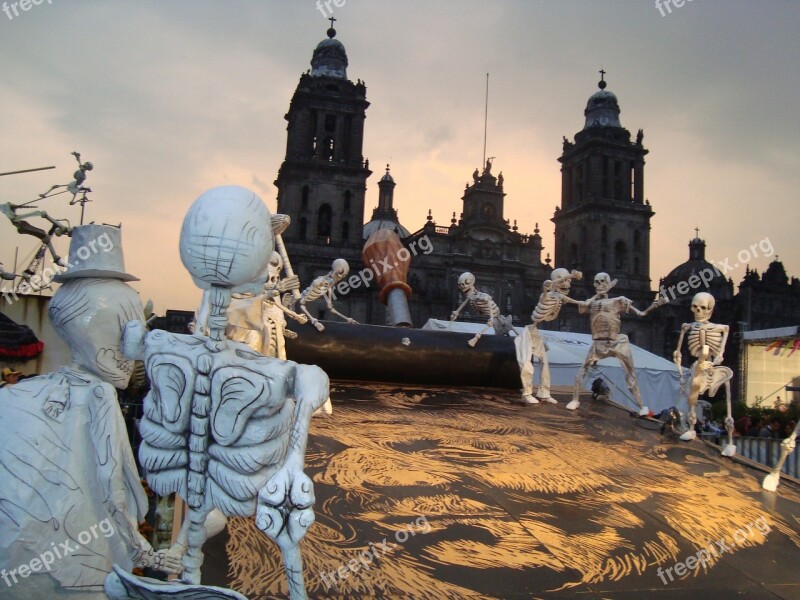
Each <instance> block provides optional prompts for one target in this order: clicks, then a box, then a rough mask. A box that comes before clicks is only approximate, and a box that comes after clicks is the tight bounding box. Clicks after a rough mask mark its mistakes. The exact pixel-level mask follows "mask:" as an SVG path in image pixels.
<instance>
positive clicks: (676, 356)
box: [672, 350, 683, 364]
mask: <svg viewBox="0 0 800 600" xmlns="http://www.w3.org/2000/svg"><path fill="white" fill-rule="evenodd" d="M682 360H683V356H681V352H680V350H675V352H673V353H672V361H673V362H676V363H678V364H680V363H681V362H682Z"/></svg>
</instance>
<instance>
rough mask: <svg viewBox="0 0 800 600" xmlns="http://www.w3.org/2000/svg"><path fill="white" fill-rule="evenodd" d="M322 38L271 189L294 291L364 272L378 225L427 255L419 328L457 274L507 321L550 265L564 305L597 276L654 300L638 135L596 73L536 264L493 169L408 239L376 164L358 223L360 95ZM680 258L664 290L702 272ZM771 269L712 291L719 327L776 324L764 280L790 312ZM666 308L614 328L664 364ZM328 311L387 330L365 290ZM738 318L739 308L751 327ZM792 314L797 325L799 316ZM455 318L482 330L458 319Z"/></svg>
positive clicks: (668, 332)
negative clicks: (566, 291)
mask: <svg viewBox="0 0 800 600" xmlns="http://www.w3.org/2000/svg"><path fill="white" fill-rule="evenodd" d="M327 35H328V37H327V39H324V40H323V41H321V42H320V43H319V44H318V45H317V47H316V48H315V49H314V52H313V55H312V58H311V69H310V70H308V71H307V72H305V73H303V74H302V75H301V76H300V81H299V83H298V85H297V88H296V90H295V92H294V95H293V96H292V99H291V102H290V104H289V110H288V112H287V113H286V116H285V118H286V121H287V140H286V156H285V159H284V161H283V163H282V164H281V166H280V169H279V171H278V176H277V179H276V180H275V185H276V186H277V188H278V196H277V200H278V212H279V213H284V214H287V215H289V216H290V217H291V219H292V226H291V227H290V228H289V229H288V230H287V231H286V232H285V234H284V241H285V243H286V247H287V250H288V252H289V256H290V258H291V260H292V262H293V264H294V265H295V267H296V271H297V273H298V275H299V276H300V280H301V282H302V283H303V284H304V285H307V284H308V283H309V282H310V281H312V280H313V279H314V278H315V277H317V276H319V275H322V274H325V273H328V272H329V271H330V270H331V263H332V262H333V260H334V259H337V258H344V259H346V260H347V261H348V263H349V265H350V272H351V274H353V273H356V272H357V271H359V270H361V269H363V268H364V264H363V262H362V258H361V250H362V248H363V245H364V242H365V241H366V239H367V238H368V237H369V236H370V235H371V234H372V233H373V232H374V231H376V230H378V229H382V228H386V229H391V230H393V231H395V232H396V233H397V234H398V236H399V237H400V238H401V240H402V241H403V243H404V244H405V246H406V247H408V248H424V249H426V251H425V252H422V253H420V252H414V256H413V258H412V266H411V270H410V274H409V278H408V283H409V285H410V286H411V288H412V290H413V292H412V296H411V300H410V305H411V316H412V320H413V325H414V326H415V327H421V326H422V325H423V324H424V323H425V322H426V321H427V319H429V318H438V319H447V318H449V315H450V313H451V311H453V310H454V309H455V308H456V307H457V306H458V305H459V304H460V303H461V301H462V298H461V296H460V294H459V291H458V288H457V285H456V282H457V279H458V277H459V275H461V274H462V273H463V272H465V271H470V272H472V273H473V274H474V275H475V277H476V280H477V281H476V287H477V288H478V289H479V290H481V291H485V292H487V293H489V294H491V295H492V297H493V299H494V301H495V302H496V303H497V305H498V306H499V308H500V310H501V312H502V313H503V314H507V315H512V317H513V321H514V324H515V325H518V326H523V325H526V324H528V323H530V314H531V312H532V310H533V308H534V306H535V305H536V302H537V301H538V298H539V294H540V293H541V291H542V284H543V282H544V281H545V280H546V279H548V277H549V275H550V273H551V271H552V270H553V269H554V268H555V267H556V266H558V267H566V268H568V269H578V270H580V271H582V272H583V274H584V279H583V281H581V282H577V283H575V284H573V292H572V294H571V295H572V297H573V298H576V299H579V300H580V299H585V298H588V297H590V296H592V295H593V294H594V288H593V286H592V281H593V278H594V276H595V275H596V274H597V273H598V272H601V271H604V272H607V273H608V274H609V275H610V276H611V278H612V279H616V280H617V284H616V286H615V287H614V289H613V291H612V293H611V295H612V296H626V297H628V298H630V299H631V300H633V301H634V304H635V305H636V306H637V307H638V308H640V309H644V308H646V307H647V306H649V305H650V304H651V303H652V302H653V300H654V299H655V298H656V297H657V293H658V292H657V291H653V290H652V284H651V278H650V227H651V223H650V220H651V219H652V217H653V215H654V214H655V213H654V211H653V209H652V207H651V206H650V203H649V201H648V200H647V198H646V196H645V187H644V171H645V168H644V167H645V157H646V156H647V153H648V150H647V149H646V148H645V147H644V143H643V141H644V132H643V130H642V129H639V130H638V132H637V134H636V136H635V137H633V136H632V135H631V133H630V132H629V131H628V130H627V129H625V128H624V127H623V126H622V124H621V121H620V112H621V111H620V106H619V102H618V99H617V97H616V95H615V94H613V93H612V92H611V91H610V90H608V89H606V88H607V82H606V81H605V72H604V71H601V72H600V73H601V78H600V81H599V83H598V88H599V89H598V90H597V91H596V92H595V93H594V94H592V95H591V96H590V97H589V99H588V101H587V103H586V108H585V110H584V117H585V123H584V127H583V129H581V130H580V131H578V132H577V133H576V134H575V135H574V137H573V139H572V140H569V139H567V138H566V137H564V141H563V151H562V154H561V156H560V157H558V162H559V163H560V164H561V178H562V186H561V202H560V205H559V206H557V207H556V208H555V212H554V215H553V217H552V221H553V223H554V225H555V247H554V248H553V252H552V254H553V257H552V259H551V257H550V253H549V252H548V253H546V254H545V256H544V257H543V253H544V250H545V247H544V245H543V243H542V237H541V235H540V234H539V231H540V230H539V226H538V223H536V224H533V228H532V233H523V232H522V231H520V228H519V227H518V226H517V221H516V220H513V225H512V219H511V218H508V217H506V214H505V207H504V200H505V192H504V191H503V173H502V172H501V171H498V170H497V166H496V165H494V164H493V162H492V160H491V159H490V160H488V161H487V162H486V164H485V165H481V167H480V168H478V169H475V171H474V172H473V173H472V175H471V182H468V183H467V184H466V186H465V188H464V190H463V193H462V196H461V200H462V207H461V213H460V215H458V216H457V215H456V213H453V215H452V218H450V222H449V224H438V223H437V222H436V221H434V219H433V215H432V214H431V212H430V211H429V213H428V218H427V221H426V222H425V223H423V224H421V226H419V227H417V228H410V229H409V228H406V227H404V226H403V225H402V224H401V222H400V220H399V216H398V211H397V208H395V205H394V192H395V188H396V187H397V185H398V183H397V182H396V181H395V175H396V174H395V175H393V174H392V173H391V167H390V165H386V166H385V170H384V169H383V168H382V169H381V170H382V171H384V172H383V173H382V174H381V177H380V179H379V181H378V183H377V188H378V190H377V206H376V207H375V208H374V209H373V211H372V215H371V218H369V220H367V219H366V208H367V180H368V179H369V177H370V176H371V175H372V174H373V171H372V170H371V169H370V165H369V161H368V160H365V158H364V149H363V139H364V126H365V119H366V111H367V109H368V108H369V102H368V101H367V86H366V84H365V83H364V82H363V81H361V80H360V79H357V80H356V82H355V83H354V82H353V81H351V80H350V79H348V75H347V69H348V67H349V63H348V58H347V53H346V50H345V47H344V45H343V44H342V43H341V42H340V41H339V40H338V39H336V31H335V30H334V29H333V28H330V29H329V30H328V32H327ZM465 175H466V174H465ZM527 227H528V228H530V224H528V225H527ZM529 230H530V229H529ZM689 249H690V256H689V261H687V263H684V264H683V265H680V266H679V267H676V269H675V270H673V272H672V273H670V274H669V275H668V276H667V277H666V278H664V279H662V280H661V281H660V283H661V285H662V286H663V285H664V284H670V283H673V282H678V281H681V280H682V279H685V278H687V277H689V276H691V274H692V273H694V272H697V271H699V270H701V269H703V268H705V267H706V265H707V263H706V261H705V258H704V252H705V242H703V241H702V240H700V239H699V238H697V239H694V240H692V241H691V242H690V244H689ZM773 265H775V263H773ZM773 265H771V266H770V268H769V269H768V270H767V272H766V273H765V274H764V276H763V278H760V277H759V276H758V275H757V274H756V273H754V272H749V271H748V274H747V275H746V276H745V279H744V281H743V282H742V285H741V286H740V293H739V294H738V295H735V294H734V292H733V283H732V282H731V281H730V280H728V279H725V277H723V276H720V277H717V278H715V279H714V280H713V281H712V282H711V283H710V284H709V285H710V287H711V289H710V291H711V292H712V293H713V294H714V295H715V296H717V298H718V300H719V304H718V310H717V312H715V317H716V319H715V320H717V322H734V321H736V320H737V319H738V320H746V321H750V322H751V324H752V325H753V326H751V327H750V328H751V329H752V328H754V326H755V324H756V323H757V324H758V325H759V326H762V325H763V324H769V323H774V322H776V321H775V317H777V316H778V315H780V314H781V309H780V307H779V306H778V305H776V304H775V302H774V301H773V300H771V298H772V296H771V295H770V294H769V291H768V290H767V287H768V286H767V285H766V283H765V282H766V281H767V280H769V282H772V280H773V279H774V280H775V281H778V280H780V282H779V283H780V284H781V286H783V287H781V289H782V290H783V291H781V294H783V295H784V296H786V298H783V296H781V298H783V300H780V301H779V302H778V304H780V306H783V305H784V304H785V303H786V302H789V303H793V305H794V306H800V303H797V302H796V300H797V299H798V294H799V293H800V282H798V281H797V280H796V279H793V280H792V281H791V282H789V281H788V279H787V277H786V274H785V272H784V271H782V269H783V266H782V265H780V264H779V263H778V265H779V266H774V267H773ZM779 271H780V272H779ZM770 285H772V284H771V283H770ZM784 288H785V289H784ZM695 291H700V290H695ZM767 296H769V297H767ZM671 300H673V301H672V302H671V304H670V305H667V306H666V307H662V309H660V310H657V311H654V312H653V313H652V314H650V315H649V316H648V317H647V318H645V319H641V318H639V317H637V316H635V315H633V314H628V315H624V316H623V323H622V332H623V333H625V334H627V335H628V337H629V338H630V339H631V341H632V342H633V343H635V344H637V345H639V346H641V347H643V348H645V349H648V350H650V351H652V352H655V353H656V354H660V355H662V356H668V357H670V356H671V354H672V350H674V343H673V340H675V339H677V332H678V331H679V329H680V325H681V323H682V322H684V321H686V320H688V319H689V318H690V317H691V314H690V313H689V310H688V304H689V302H690V300H691V298H690V296H689V295H686V296H685V297H682V298H678V299H671ZM336 306H337V309H338V310H339V311H341V312H343V313H344V314H346V315H347V316H349V317H352V318H354V319H356V320H357V321H358V322H360V323H369V324H385V323H386V308H385V306H384V305H382V304H381V302H380V300H379V295H378V290H377V288H376V287H375V286H374V285H372V286H370V285H366V286H364V285H362V286H360V287H351V288H349V290H348V292H347V293H346V294H341V295H339V296H338V298H336ZM310 309H311V311H312V314H314V316H315V317H317V318H325V317H326V313H327V312H328V311H327V308H326V306H325V305H324V304H323V303H322V302H321V301H317V302H316V303H315V304H314V305H312V306H310ZM743 311H749V312H748V315H749V316H748V317H747V318H744V317H743V316H742V315H743ZM776 311H777V312H776ZM768 312H769V314H767V313H768ZM790 312H791V311H790ZM796 312H797V311H796V310H794V313H796ZM762 313H763V318H761V317H762ZM772 313H775V314H772ZM794 313H791V314H793V315H794ZM794 316H795V317H797V318H795V320H794V321H793V323H796V322H797V321H798V320H800V315H794ZM461 318H462V319H467V320H478V319H476V316H475V315H470V314H469V313H468V312H465V313H462V316H461ZM479 320H481V321H482V320H483V319H479ZM783 320H785V319H783ZM762 321H763V323H762ZM547 326H549V327H550V328H555V329H559V330H562V331H576V332H587V331H588V318H587V316H586V315H581V314H579V313H578V311H577V310H575V309H574V308H572V307H567V308H565V309H564V310H562V311H561V315H560V317H559V319H558V320H557V321H554V322H553V323H550V324H548V325H547ZM771 326H775V325H771Z"/></svg>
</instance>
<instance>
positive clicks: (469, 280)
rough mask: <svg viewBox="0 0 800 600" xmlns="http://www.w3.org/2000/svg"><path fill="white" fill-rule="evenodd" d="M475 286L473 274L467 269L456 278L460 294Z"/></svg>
mask: <svg viewBox="0 0 800 600" xmlns="http://www.w3.org/2000/svg"><path fill="white" fill-rule="evenodd" d="M474 288H475V275H473V274H472V273H470V272H469V271H467V272H466V273H462V274H461V276H460V277H459V278H458V289H459V290H461V293H462V294H466V293H468V292H470V291H472V290H473V289H474Z"/></svg>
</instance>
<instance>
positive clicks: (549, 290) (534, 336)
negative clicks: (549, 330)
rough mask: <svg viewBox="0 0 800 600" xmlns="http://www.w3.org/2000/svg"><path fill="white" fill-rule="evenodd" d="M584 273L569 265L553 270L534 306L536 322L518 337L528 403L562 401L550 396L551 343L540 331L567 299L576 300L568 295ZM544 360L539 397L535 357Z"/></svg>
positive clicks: (524, 394) (520, 363) (520, 370)
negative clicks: (548, 349) (541, 324)
mask: <svg viewBox="0 0 800 600" xmlns="http://www.w3.org/2000/svg"><path fill="white" fill-rule="evenodd" d="M582 277H583V275H582V274H581V272H580V271H574V270H573V271H572V272H569V271H567V270H566V269H555V270H553V272H552V273H551V274H550V279H548V280H547V281H545V282H544V285H543V286H542V287H543V288H544V289H543V291H542V295H541V296H539V303H538V304H537V305H536V308H534V309H533V313H532V314H531V320H532V321H533V323H531V324H530V325H528V326H527V327H525V329H523V330H522V333H521V334H520V335H519V336H517V337H516V338H514V348H515V350H516V353H517V363H518V364H519V375H520V380H521V382H522V402H523V403H524V404H539V402H540V401H543V402H549V403H551V404H558V402H556V400H555V398H553V397H551V396H550V366H549V365H548V363H547V345H546V344H545V341H544V340H543V339H542V335H541V334H540V333H539V329H538V325H539V323H542V322H549V321H554V320H555V319H556V317H558V313H559V312H560V311H561V307H562V306H563V305H564V302H574V300H572V299H571V298H569V297H568V296H567V294H569V288H570V287H571V285H572V280H573V279H574V280H575V281H580V279H581V278H582ZM534 358H537V359H539V362H541V363H542V367H541V368H542V372H541V375H540V377H539V389H538V390H537V391H536V398H534V397H533V375H534V368H533V359H534Z"/></svg>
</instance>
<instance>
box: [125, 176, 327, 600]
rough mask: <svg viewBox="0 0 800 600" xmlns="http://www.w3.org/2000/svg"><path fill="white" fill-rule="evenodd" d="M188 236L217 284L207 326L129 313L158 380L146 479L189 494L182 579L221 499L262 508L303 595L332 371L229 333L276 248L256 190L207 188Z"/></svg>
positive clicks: (139, 352) (186, 248)
mask: <svg viewBox="0 0 800 600" xmlns="http://www.w3.org/2000/svg"><path fill="white" fill-rule="evenodd" d="M180 246H181V259H182V260H183V263H184V265H185V266H186V267H187V269H188V270H189V272H190V274H191V275H192V279H193V280H194V282H195V284H196V285H198V287H201V288H204V289H206V290H208V292H209V293H208V298H209V300H210V307H209V309H208V311H207V312H208V314H209V316H208V330H209V335H208V336H204V335H202V334H201V333H200V332H199V331H197V332H196V333H195V334H194V335H178V334H172V333H168V332H165V331H153V332H150V333H146V332H145V330H144V327H143V325H142V324H141V323H140V322H132V323H129V324H128V325H127V326H126V330H125V337H124V350H125V352H126V355H127V356H130V357H136V358H142V359H143V360H144V361H145V365H146V368H147V372H148V375H149V376H150V379H151V381H152V385H153V389H152V390H151V392H150V393H149V394H148V395H147V397H146V398H145V402H144V416H143V418H142V420H141V425H140V432H141V434H142V439H143V441H142V445H141V448H140V452H139V456H140V459H141V463H142V465H143V466H144V468H145V470H146V472H147V480H148V483H149V484H150V486H151V487H152V488H153V490H154V491H156V493H158V494H160V495H166V494H168V493H171V492H177V493H178V494H179V495H181V496H182V497H183V498H185V499H186V501H187V504H188V515H187V523H188V524H187V531H186V534H185V535H184V538H183V539H185V540H186V545H187V549H186V553H185V555H184V556H183V567H184V570H183V576H182V581H183V582H185V583H191V584H199V582H200V567H201V565H202V562H203V553H202V551H201V546H202V545H203V543H204V542H205V540H206V538H207V530H206V526H207V522H206V518H207V515H209V513H211V512H212V510H213V509H215V508H216V509H219V511H220V512H221V513H223V514H224V515H239V516H248V515H252V514H253V513H254V512H255V513H256V524H257V525H258V527H259V528H260V529H261V530H262V531H264V533H265V534H266V535H267V536H269V537H270V538H271V539H273V540H274V541H275V542H276V543H277V544H278V546H279V548H280V550H281V553H282V555H283V560H284V566H285V569H286V573H287V578H288V582H289V591H290V595H291V597H292V598H293V599H296V598H305V597H306V596H305V586H304V583H303V565H302V556H301V554H300V549H299V542H300V540H301V539H302V537H303V536H304V535H305V532H306V530H307V529H308V527H309V526H310V525H311V524H312V523H313V521H314V512H313V510H312V505H313V503H314V489H313V485H312V482H311V480H310V479H309V478H308V477H307V476H306V475H305V474H304V473H303V463H304V460H305V448H306V442H307V436H308V425H309V420H310V418H311V415H312V413H313V412H314V411H315V410H316V409H317V408H319V407H320V406H321V405H322V404H323V403H324V402H325V400H326V399H327V398H328V378H327V376H326V375H325V373H324V372H323V371H322V370H321V369H319V368H318V367H314V366H307V365H298V364H295V363H293V362H290V361H283V360H279V359H275V358H269V357H264V356H261V355H259V354H256V353H255V352H253V351H252V350H251V349H250V348H249V347H247V346H245V345H244V344H240V343H237V342H232V341H230V340H227V339H226V338H225V328H226V326H227V315H226V310H227V308H228V305H229V302H230V297H231V292H232V291H235V292H242V291H244V292H254V291H257V290H260V288H261V286H262V285H263V282H264V281H265V280H266V277H267V268H268V264H269V257H270V256H271V254H272V248H273V238H272V233H271V230H270V218H269V213H268V211H267V209H266V207H265V206H264V204H263V203H262V202H261V200H260V199H259V198H258V197H257V196H256V195H255V194H253V193H252V192H250V191H248V190H245V189H244V188H240V187H236V186H227V187H221V188H215V189H213V190H210V191H208V192H206V193H205V194H203V195H202V196H201V197H200V198H198V199H197V201H196V202H195V203H194V204H193V205H192V207H191V208H190V210H189V212H188V214H187V215H186V218H185V220H184V223H183V228H182V230H181V244H180ZM142 585H150V584H149V583H146V582H145V583H143V584H142ZM153 585H155V584H153Z"/></svg>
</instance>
